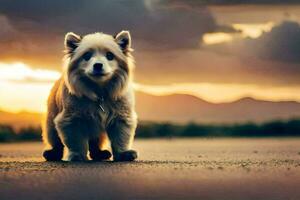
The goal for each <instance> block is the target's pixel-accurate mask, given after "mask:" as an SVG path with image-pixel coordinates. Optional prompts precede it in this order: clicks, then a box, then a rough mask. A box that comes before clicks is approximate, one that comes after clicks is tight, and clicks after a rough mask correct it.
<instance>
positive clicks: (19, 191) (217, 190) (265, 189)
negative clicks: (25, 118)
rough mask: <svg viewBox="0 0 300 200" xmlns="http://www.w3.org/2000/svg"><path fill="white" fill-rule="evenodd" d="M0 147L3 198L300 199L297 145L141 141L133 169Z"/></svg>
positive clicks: (33, 146) (292, 141) (288, 141)
mask: <svg viewBox="0 0 300 200" xmlns="http://www.w3.org/2000/svg"><path fill="white" fill-rule="evenodd" d="M42 148H43V146H42V144H41V143H39V142H36V143H11V144H0V199H1V200H8V199H10V200H11V199H22V200H23V199H31V200H34V199H89V200H92V199H222V200H227V199H228V200H235V199H242V200H247V199H249V200H250V199H256V200H259V199H262V200H263V199H268V200H273V199H278V200H279V199H284V200H287V199H291V200H292V199H293V200H296V199H300V190H299V185H300V139H299V138H284V139H282V138H281V139H276V138H269V139H262V138H261V139H230V138H228V139H222V138H219V139H197V138H194V139H148V140H142V139H139V140H137V141H136V142H135V149H137V150H139V153H140V158H139V160H138V161H137V162H133V163H114V162H109V161H108V162H102V163H95V162H86V163H67V162H58V163H46V162H44V160H43V159H42V157H41V152H42Z"/></svg>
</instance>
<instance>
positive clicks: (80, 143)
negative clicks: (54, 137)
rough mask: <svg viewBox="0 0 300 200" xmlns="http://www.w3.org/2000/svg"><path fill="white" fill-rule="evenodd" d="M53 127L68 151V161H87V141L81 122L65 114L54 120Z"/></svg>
mask: <svg viewBox="0 0 300 200" xmlns="http://www.w3.org/2000/svg"><path fill="white" fill-rule="evenodd" d="M55 125H56V128H57V130H58V133H59V136H60V138H61V139H62V141H63V143H64V145H65V146H66V147H67V149H68V154H67V160H68V161H85V160H87V151H88V139H87V137H86V135H87V134H86V133H84V132H85V130H84V128H83V124H82V120H81V119H80V118H76V117H73V116H71V115H68V114H66V113H64V112H63V113H61V114H59V115H58V116H57V117H56V118H55Z"/></svg>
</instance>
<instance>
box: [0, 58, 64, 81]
mask: <svg viewBox="0 0 300 200" xmlns="http://www.w3.org/2000/svg"><path fill="white" fill-rule="evenodd" d="M59 76H60V74H59V72H57V71H53V70H45V69H32V68H31V67H29V66H27V65H26V64H24V63H20V62H17V63H12V64H8V63H0V81H3V80H6V81H28V80H30V81H43V82H47V81H54V80H56V79H58V77H59Z"/></svg>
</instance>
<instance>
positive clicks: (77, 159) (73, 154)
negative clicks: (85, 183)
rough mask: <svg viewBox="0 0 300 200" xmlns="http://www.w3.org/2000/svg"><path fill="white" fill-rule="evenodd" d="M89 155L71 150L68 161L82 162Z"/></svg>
mask: <svg viewBox="0 0 300 200" xmlns="http://www.w3.org/2000/svg"><path fill="white" fill-rule="evenodd" d="M86 160H87V157H86V156H85V155H82V154H80V153H76V152H69V154H68V156H67V161H73V162H82V161H86Z"/></svg>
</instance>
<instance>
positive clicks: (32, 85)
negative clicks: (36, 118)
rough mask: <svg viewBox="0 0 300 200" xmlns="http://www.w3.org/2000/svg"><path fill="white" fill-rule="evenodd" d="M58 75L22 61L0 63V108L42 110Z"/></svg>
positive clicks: (55, 72) (15, 110) (44, 108)
mask: <svg viewBox="0 0 300 200" xmlns="http://www.w3.org/2000/svg"><path fill="white" fill-rule="evenodd" d="M59 76H60V73H59V72H57V71H53V70H44V69H33V68H31V67H30V66H28V65H26V64H24V63H20V62H17V63H11V64H9V63H0V109H5V110H8V111H11V112H18V111H22V110H26V111H34V112H42V111H45V110H46V100H47V97H48V94H49V91H50V89H51V87H52V84H53V82H54V81H55V80H57V79H58V78H59Z"/></svg>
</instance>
